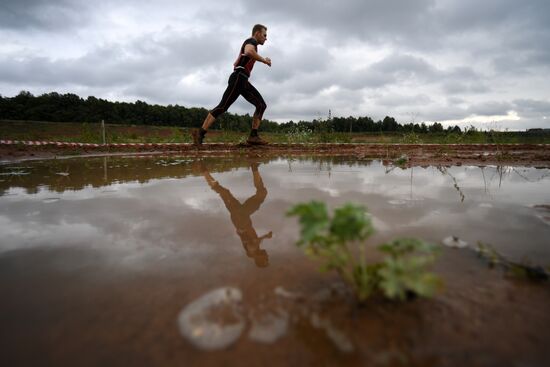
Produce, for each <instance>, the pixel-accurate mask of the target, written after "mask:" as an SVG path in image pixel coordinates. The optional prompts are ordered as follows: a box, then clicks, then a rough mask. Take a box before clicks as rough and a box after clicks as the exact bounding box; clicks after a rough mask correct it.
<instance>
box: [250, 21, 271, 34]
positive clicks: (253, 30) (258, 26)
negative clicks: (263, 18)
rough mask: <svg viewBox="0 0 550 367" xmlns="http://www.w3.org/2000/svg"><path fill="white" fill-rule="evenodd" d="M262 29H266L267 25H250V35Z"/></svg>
mask: <svg viewBox="0 0 550 367" xmlns="http://www.w3.org/2000/svg"><path fill="white" fill-rule="evenodd" d="M264 29H265V30H266V31H267V27H266V26H265V25H263V24H256V25H255V26H254V27H252V35H254V34H256V32H258V31H261V30H264Z"/></svg>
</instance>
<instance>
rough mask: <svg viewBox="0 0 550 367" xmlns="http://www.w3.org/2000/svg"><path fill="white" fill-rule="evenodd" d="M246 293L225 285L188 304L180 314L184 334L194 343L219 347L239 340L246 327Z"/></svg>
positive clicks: (198, 345) (210, 347)
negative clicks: (243, 308)
mask: <svg viewBox="0 0 550 367" xmlns="http://www.w3.org/2000/svg"><path fill="white" fill-rule="evenodd" d="M241 301H242V293H241V291H240V290H239V289H237V288H232V287H223V288H218V289H215V290H213V291H211V292H208V293H206V294H205V295H203V296H201V297H200V298H198V299H197V300H195V301H193V302H191V303H190V304H188V305H187V306H186V307H185V308H184V309H183V310H182V311H181V312H180V314H179V316H178V326H179V329H180V332H181V334H182V335H183V336H184V337H185V338H186V339H187V340H189V342H191V344H193V345H194V346H196V347H197V348H200V349H205V350H217V349H223V348H226V347H228V346H229V345H231V344H233V343H234V342H236V341H237V340H238V339H239V337H240V336H241V333H242V332H243V330H244V327H245V321H244V317H243V314H242V311H241Z"/></svg>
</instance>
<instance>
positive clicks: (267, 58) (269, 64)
mask: <svg viewBox="0 0 550 367" xmlns="http://www.w3.org/2000/svg"><path fill="white" fill-rule="evenodd" d="M264 64H266V65H267V66H269V67H271V59H270V58H269V57H265V58H264Z"/></svg>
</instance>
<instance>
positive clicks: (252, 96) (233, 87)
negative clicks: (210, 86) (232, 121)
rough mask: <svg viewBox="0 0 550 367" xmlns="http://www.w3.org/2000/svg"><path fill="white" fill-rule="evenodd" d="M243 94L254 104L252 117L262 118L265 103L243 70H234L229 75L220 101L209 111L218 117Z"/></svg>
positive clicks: (265, 106)
mask: <svg viewBox="0 0 550 367" xmlns="http://www.w3.org/2000/svg"><path fill="white" fill-rule="evenodd" d="M239 96H243V97H244V99H246V100H247V101H248V102H250V103H252V104H253V105H254V106H256V111H254V117H258V118H260V119H262V117H263V115H264V111H265V109H266V108H267V105H266V103H265V101H264V99H263V98H262V95H261V94H260V92H258V90H257V89H256V88H254V86H253V85H252V84H250V82H249V81H248V75H246V74H245V73H244V72H243V71H240V70H235V71H234V72H233V73H232V74H231V75H230V76H229V81H228V82H227V89H226V90H225V92H224V93H223V97H222V100H221V101H220V103H219V104H218V105H217V106H216V107H214V109H212V111H210V113H211V114H212V116H214V117H216V118H217V117H218V116H219V115H221V114H222V113H224V112H225V111H227V109H228V108H229V106H231V105H232V104H233V102H235V101H236V100H237V98H239Z"/></svg>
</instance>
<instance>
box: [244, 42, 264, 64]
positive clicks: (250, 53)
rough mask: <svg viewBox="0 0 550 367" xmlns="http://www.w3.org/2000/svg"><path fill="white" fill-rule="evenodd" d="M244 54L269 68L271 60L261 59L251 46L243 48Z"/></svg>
mask: <svg viewBox="0 0 550 367" xmlns="http://www.w3.org/2000/svg"><path fill="white" fill-rule="evenodd" d="M244 54H245V55H246V56H248V57H251V58H253V59H254V60H256V61H259V62H263V63H264V64H266V65H268V66H271V59H270V58H269V57H261V56H260V55H259V54H258V53H257V52H256V50H255V48H254V46H253V45H246V46H244Z"/></svg>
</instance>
